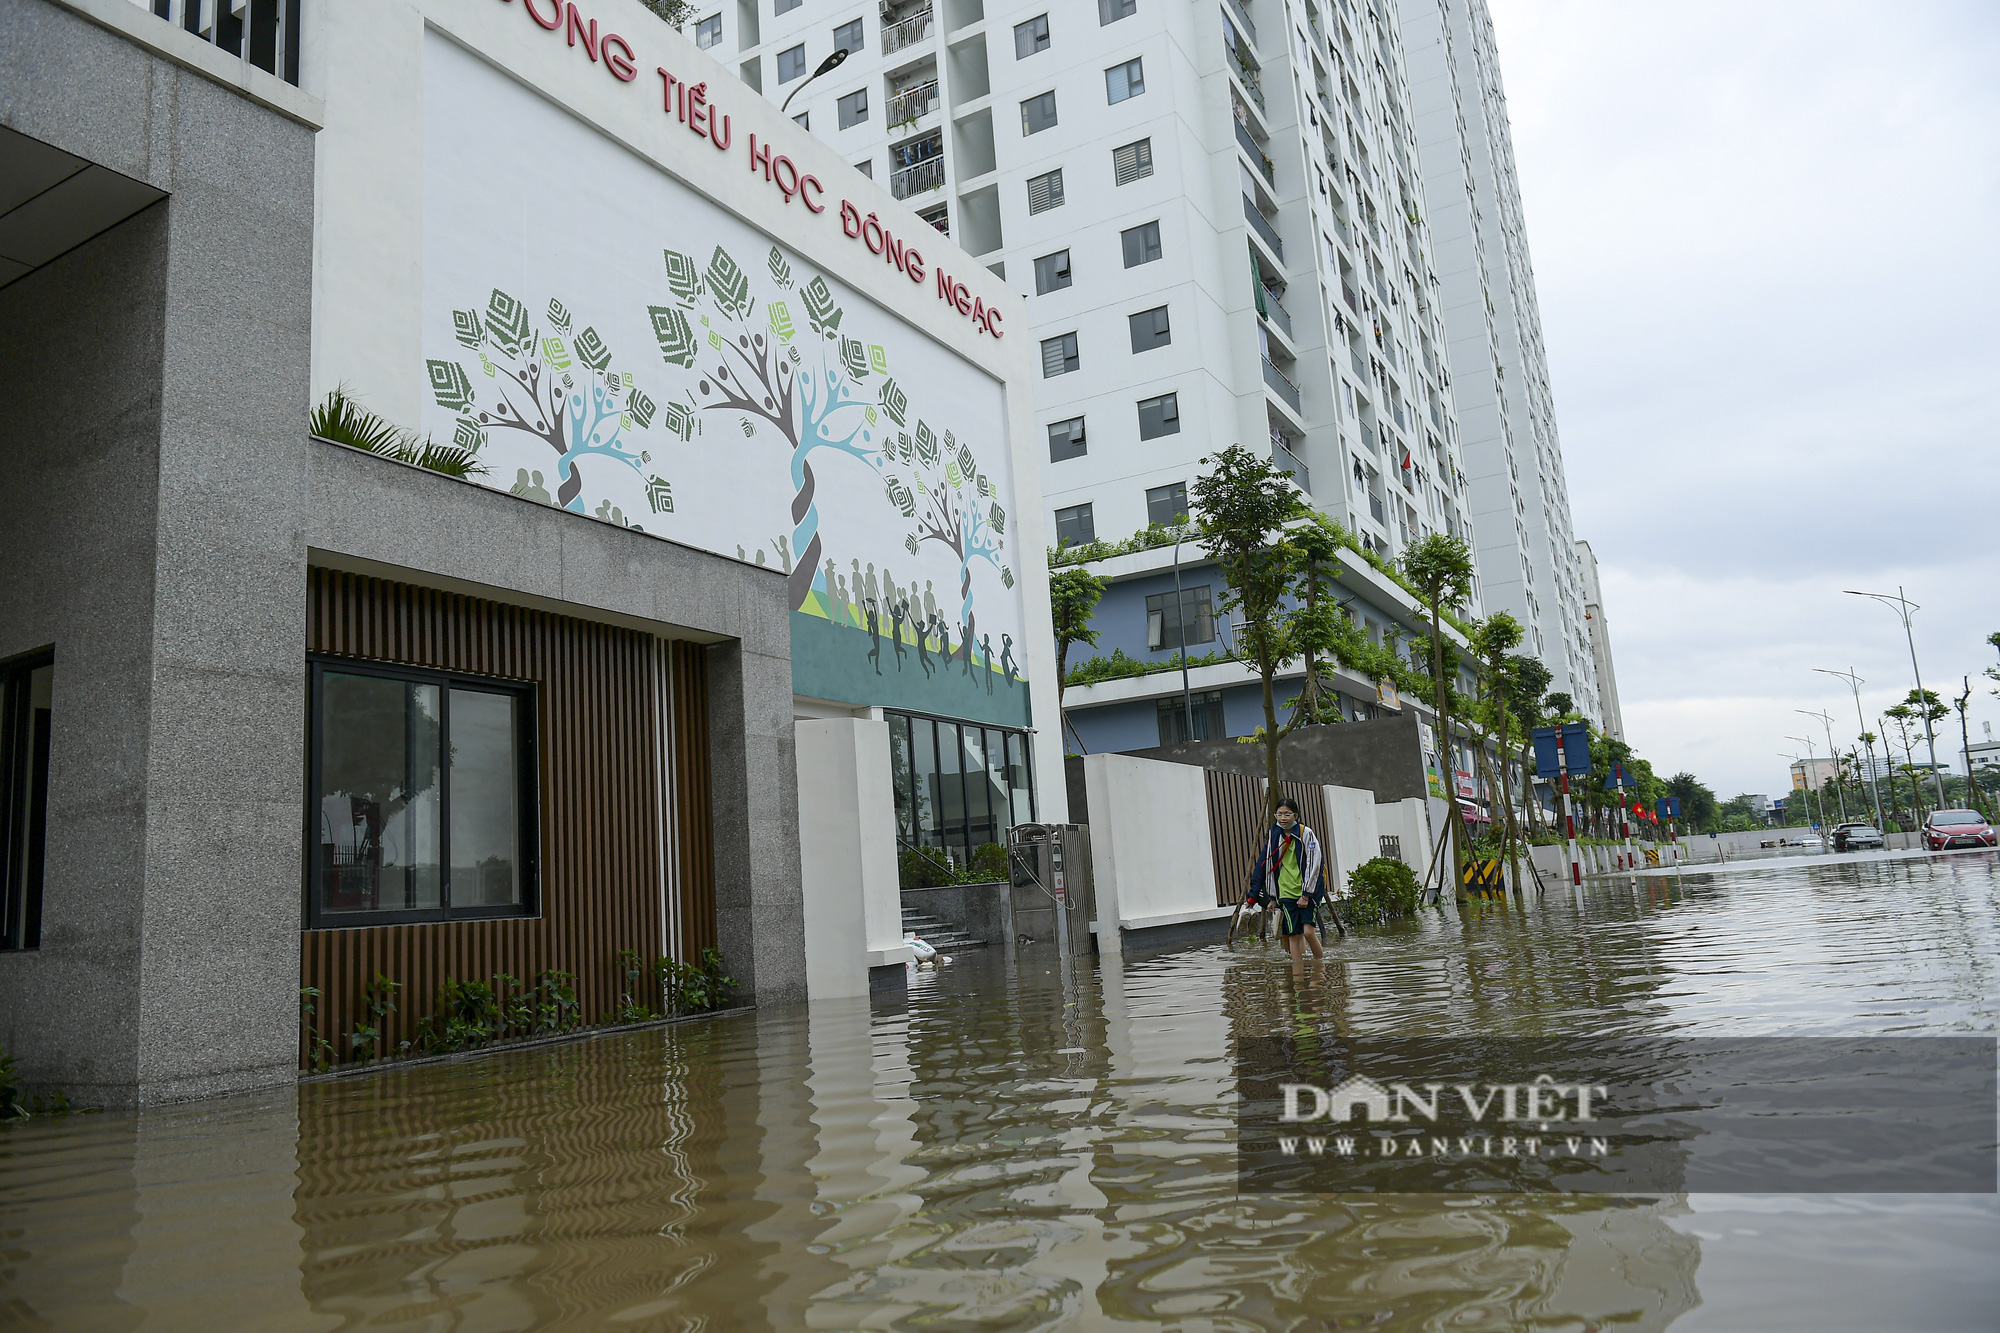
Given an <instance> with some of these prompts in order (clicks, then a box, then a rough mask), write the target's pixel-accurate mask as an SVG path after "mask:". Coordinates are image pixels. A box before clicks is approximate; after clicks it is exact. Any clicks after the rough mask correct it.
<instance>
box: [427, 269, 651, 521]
mask: <svg viewBox="0 0 2000 1333" xmlns="http://www.w3.org/2000/svg"><path fill="white" fill-rule="evenodd" d="M451 318H452V332H453V334H454V336H455V337H456V338H457V339H458V342H459V345H460V346H462V347H464V348H465V349H466V350H467V351H470V352H473V353H475V354H477V356H478V357H479V366H480V369H481V371H482V372H483V374H484V376H485V377H486V378H489V379H491V380H493V381H494V384H493V385H492V386H490V388H485V387H475V385H474V381H473V379H472V377H471V376H470V375H468V374H467V373H466V371H465V368H464V366H463V365H462V364H460V363H459V362H456V361H442V360H427V361H426V362H425V363H424V366H425V369H426V371H427V372H428V373H429V376H430V384H431V395H432V396H433V397H434V398H435V399H436V400H437V404H438V406H439V407H442V408H444V409H445V410H446V411H448V412H458V413H461V414H462V415H461V417H460V419H459V427H460V430H461V432H464V431H471V430H481V431H485V432H488V433H490V432H495V431H519V432H521V433H523V434H526V435H530V436H533V437H534V438H535V439H537V440H540V441H541V442H542V443H544V444H546V445H547V446H548V447H549V448H550V449H552V450H554V451H555V453H556V460H557V461H556V481H557V487H556V495H555V500H556V503H557V504H559V505H561V506H562V507H563V508H565V509H572V510H575V511H576V512H577V513H584V512H587V511H586V509H585V506H584V502H583V498H582V495H583V472H582V468H581V463H582V460H583V459H584V458H585V457H587V456H589V455H593V454H595V455H601V456H602V457H605V458H609V459H612V460H614V461H616V462H618V463H620V464H622V465H624V466H626V467H629V468H631V469H632V470H633V471H634V472H638V471H640V469H641V467H642V465H643V464H645V463H648V462H650V461H651V460H652V455H651V454H650V453H646V452H643V451H640V450H638V449H635V448H633V447H632V445H631V444H630V443H629V441H628V439H627V433H628V432H631V431H638V430H645V429H647V428H648V427H650V426H651V425H652V420H653V413H654V412H655V410H656V408H655V406H654V403H653V401H652V399H650V398H648V397H647V396H646V395H645V394H644V393H643V392H641V391H640V389H639V388H638V386H637V385H636V384H634V383H633V380H632V376H631V375H630V374H629V373H620V372H617V371H613V370H612V369H611V350H610V349H609V348H608V347H606V346H605V345H604V341H603V339H602V338H600V337H599V336H598V333H597V330H596V329H594V328H588V327H586V328H585V329H584V330H583V332H581V333H575V332H574V331H573V329H574V320H573V318H572V317H571V315H570V312H569V310H568V309H567V308H566V307H565V306H564V305H563V304H562V302H560V301H554V300H552V301H550V302H549V305H548V324H549V328H550V329H551V330H552V331H551V332H547V333H544V332H543V331H542V330H540V329H537V328H534V327H531V325H530V322H529V318H528V308H527V307H526V306H525V305H523V304H522V303H521V302H520V301H518V300H516V299H515V298H514V297H512V296H510V295H508V294H507V293H506V292H503V291H501V290H500V289H499V288H497V287H496V288H494V289H493V294H492V295H491V296H490V297H488V298H487V303H486V313H485V315H484V316H483V317H482V316H481V315H480V313H479V312H478V311H477V310H454V311H453V312H452V317H451Z"/></svg>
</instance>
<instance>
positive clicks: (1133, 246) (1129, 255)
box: [1118, 222, 1160, 268]
mask: <svg viewBox="0 0 2000 1333" xmlns="http://www.w3.org/2000/svg"><path fill="white" fill-rule="evenodd" d="M1118 240H1119V243H1120V244H1121V245H1122V246H1124V248H1125V267H1126V268H1137V267H1138V266H1139V265H1141V264H1150V263H1152V262H1153V261H1154V260H1155V259H1158V258H1159V257H1160V224H1159V223H1157V222H1148V223H1144V224H1142V225H1140V226H1137V227H1132V228H1129V229H1127V230H1125V231H1121V232H1119V233H1118Z"/></svg>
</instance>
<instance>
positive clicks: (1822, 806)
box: [1785, 736, 1826, 828]
mask: <svg viewBox="0 0 2000 1333" xmlns="http://www.w3.org/2000/svg"><path fill="white" fill-rule="evenodd" d="M1785 739H1786V740H1788V741H1797V742H1798V743H1799V744H1800V745H1803V746H1805V747H1806V816H1807V818H1811V817H1812V808H1813V794H1814V793H1813V765H1814V764H1815V763H1817V762H1818V760H1817V759H1816V758H1815V757H1814V755H1813V742H1812V737H1810V736H1787V737H1785ZM1792 762H1793V763H1797V762H1798V756H1797V755H1793V756H1792ZM1816 822H1817V823H1818V824H1819V826H1820V827H1821V828H1825V827H1826V797H1825V796H1823V795H1822V796H1821V797H1820V798H1819V818H1818V820H1817V821H1816Z"/></svg>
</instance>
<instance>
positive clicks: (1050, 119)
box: [1021, 92, 1056, 135]
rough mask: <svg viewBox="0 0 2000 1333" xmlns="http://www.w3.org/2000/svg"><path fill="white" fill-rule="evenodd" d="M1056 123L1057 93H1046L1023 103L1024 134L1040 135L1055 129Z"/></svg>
mask: <svg viewBox="0 0 2000 1333" xmlns="http://www.w3.org/2000/svg"><path fill="white" fill-rule="evenodd" d="M1055 123H1056V95H1055V93H1053V92H1046V93H1043V94H1041V95H1040V96H1039V97H1030V98H1029V99H1028V100H1027V101H1025V102H1023V103H1021V133H1022V134H1024V135H1025V134H1040V133H1041V132H1042V131H1043V130H1048V129H1054V128H1055Z"/></svg>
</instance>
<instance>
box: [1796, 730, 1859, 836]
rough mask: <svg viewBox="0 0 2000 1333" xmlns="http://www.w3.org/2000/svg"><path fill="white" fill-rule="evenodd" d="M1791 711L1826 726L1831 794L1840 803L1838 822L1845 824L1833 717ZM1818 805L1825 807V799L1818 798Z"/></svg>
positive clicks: (1845, 806)
mask: <svg viewBox="0 0 2000 1333" xmlns="http://www.w3.org/2000/svg"><path fill="white" fill-rule="evenodd" d="M1792 711H1793V712H1794V713H1805V714H1806V716H1807V717H1816V718H1818V719H1819V720H1820V721H1821V722H1822V723H1824V724H1825V725H1826V755H1827V762H1829V763H1831V764H1832V765H1833V781H1834V786H1833V794H1834V797H1835V799H1837V800H1838V801H1839V802H1840V822H1841V823H1843V824H1845V823H1846V822H1847V793H1846V792H1844V791H1842V790H1841V789H1840V752H1839V751H1838V750H1836V749H1835V748H1834V744H1833V715H1832V714H1831V713H1807V712H1806V710H1805V709H1803V708H1794V709H1793V710H1792ZM1819 803H1820V805H1821V806H1822V807H1824V806H1825V805H1826V797H1824V796H1822V797H1820V800H1819Z"/></svg>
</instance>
